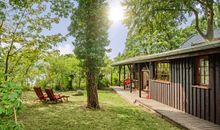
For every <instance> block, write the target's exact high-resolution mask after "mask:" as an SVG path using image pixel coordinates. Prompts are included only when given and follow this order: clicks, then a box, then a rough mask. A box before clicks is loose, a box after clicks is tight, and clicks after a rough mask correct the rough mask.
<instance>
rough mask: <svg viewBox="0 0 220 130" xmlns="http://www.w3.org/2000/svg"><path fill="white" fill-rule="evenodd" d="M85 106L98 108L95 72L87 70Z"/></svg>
mask: <svg viewBox="0 0 220 130" xmlns="http://www.w3.org/2000/svg"><path fill="white" fill-rule="evenodd" d="M87 108H94V109H99V108H100V106H99V101H98V93H97V86H96V80H95V74H94V73H93V71H88V72H87Z"/></svg>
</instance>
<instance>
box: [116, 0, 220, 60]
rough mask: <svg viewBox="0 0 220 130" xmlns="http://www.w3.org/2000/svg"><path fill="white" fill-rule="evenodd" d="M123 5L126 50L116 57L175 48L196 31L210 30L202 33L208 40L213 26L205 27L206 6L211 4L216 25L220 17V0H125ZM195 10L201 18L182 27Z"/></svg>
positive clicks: (206, 23) (207, 23) (206, 22)
mask: <svg viewBox="0 0 220 130" xmlns="http://www.w3.org/2000/svg"><path fill="white" fill-rule="evenodd" d="M206 2H207V3H206ZM123 4H124V7H125V8H126V9H125V12H126V14H125V20H124V24H125V25H126V26H127V27H128V35H127V39H126V47H125V53H124V54H122V55H120V56H118V59H124V58H128V57H133V56H138V55H146V54H152V53H158V52H164V51H168V50H172V49H176V48H178V47H179V46H180V45H181V43H182V42H183V41H184V40H186V39H187V38H188V37H189V36H190V35H191V34H193V33H196V31H198V32H199V33H200V34H203V32H204V30H210V31H209V32H207V34H204V36H203V35H202V36H203V37H204V38H205V39H209V38H211V37H212V31H213V28H212V26H208V25H211V24H212V22H210V21H211V20H210V19H208V18H209V17H208V12H207V10H206V9H210V10H211V9H212V7H214V10H215V12H214V13H215V15H214V22H215V23H216V26H218V25H217V24H218V19H219V16H220V15H218V14H219V13H218V7H219V0H214V1H212V0H211V1H203V2H201V1H199V0H182V1H177V0H170V1H164V0H159V1H155V0H144V1H139V0H126V1H124V2H123ZM196 13H198V14H199V15H200V18H199V19H196V18H195V20H193V22H192V25H190V26H188V27H184V26H183V25H184V24H185V22H187V19H189V18H190V19H192V18H193V17H192V16H195V14H196ZM197 20H198V24H197ZM188 22H189V21H188ZM120 57H121V58H120Z"/></svg>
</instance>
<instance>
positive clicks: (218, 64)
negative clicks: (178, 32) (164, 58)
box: [150, 54, 220, 124]
mask: <svg viewBox="0 0 220 130" xmlns="http://www.w3.org/2000/svg"><path fill="white" fill-rule="evenodd" d="M195 58H196V57H192V58H184V59H176V60H170V72H171V73H170V75H171V77H170V83H168V82H161V81H156V80H154V79H153V77H152V76H151V81H150V94H151V98H152V99H154V100H156V101H159V102H161V103H164V104H167V105H169V106H171V107H174V108H176V109H179V110H182V111H185V112H187V113H189V114H192V115H194V116H197V117H199V118H202V119H205V120H209V121H211V122H214V123H217V124H220V54H216V55H209V88H208V89H207V88H198V87H195V86H193V83H194V78H195V75H196V74H195V73H194V72H195V62H194V61H195ZM151 65H152V64H151ZM151 72H152V67H151Z"/></svg>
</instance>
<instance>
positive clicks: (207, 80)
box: [204, 76, 209, 84]
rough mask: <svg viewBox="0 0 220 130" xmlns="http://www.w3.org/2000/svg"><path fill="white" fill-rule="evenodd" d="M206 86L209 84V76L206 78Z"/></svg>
mask: <svg viewBox="0 0 220 130" xmlns="http://www.w3.org/2000/svg"><path fill="white" fill-rule="evenodd" d="M204 84H209V76H205V83H204Z"/></svg>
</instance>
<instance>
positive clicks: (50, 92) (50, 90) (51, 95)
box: [45, 89, 56, 101]
mask: <svg viewBox="0 0 220 130" xmlns="http://www.w3.org/2000/svg"><path fill="white" fill-rule="evenodd" d="M45 92H46V93H47V96H48V97H49V98H50V100H51V101H56V98H55V95H54V93H53V89H45Z"/></svg>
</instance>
